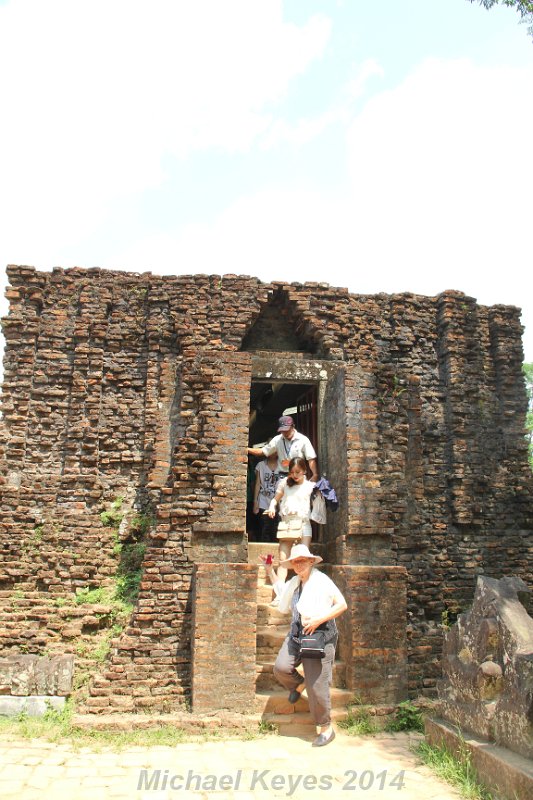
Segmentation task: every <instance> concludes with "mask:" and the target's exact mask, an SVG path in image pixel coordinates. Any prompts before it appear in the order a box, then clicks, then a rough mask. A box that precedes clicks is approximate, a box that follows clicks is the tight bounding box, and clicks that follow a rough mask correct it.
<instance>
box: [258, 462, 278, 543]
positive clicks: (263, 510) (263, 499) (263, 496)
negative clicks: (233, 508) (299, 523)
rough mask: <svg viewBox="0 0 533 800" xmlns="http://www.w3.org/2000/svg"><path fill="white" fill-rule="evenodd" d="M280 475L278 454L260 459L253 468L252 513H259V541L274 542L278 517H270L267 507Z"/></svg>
mask: <svg viewBox="0 0 533 800" xmlns="http://www.w3.org/2000/svg"><path fill="white" fill-rule="evenodd" d="M280 478H281V475H280V473H279V469H278V454H277V453H272V455H270V456H268V458H266V459H263V460H262V461H260V462H259V463H258V464H257V466H256V468H255V484H254V506H253V510H254V514H258V515H259V531H260V533H259V537H260V539H259V540H260V541H261V542H275V541H276V531H277V528H278V517H277V515H274V517H273V518H272V517H270V516H269V515H268V513H267V512H268V509H269V508H270V502H271V500H272V499H273V497H274V495H275V493H276V489H277V486H278V483H279V481H280Z"/></svg>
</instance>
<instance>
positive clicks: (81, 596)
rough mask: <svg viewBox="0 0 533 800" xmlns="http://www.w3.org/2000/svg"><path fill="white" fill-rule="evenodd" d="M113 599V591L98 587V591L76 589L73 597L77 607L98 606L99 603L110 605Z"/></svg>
mask: <svg viewBox="0 0 533 800" xmlns="http://www.w3.org/2000/svg"><path fill="white" fill-rule="evenodd" d="M112 599H113V589H110V588H109V587H100V588H98V589H89V587H85V588H84V589H78V591H77V592H76V595H75V597H74V602H75V603H76V605H77V606H85V605H99V604H100V603H110V602H111V601H112Z"/></svg>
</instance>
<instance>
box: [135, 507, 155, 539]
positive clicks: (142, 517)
mask: <svg viewBox="0 0 533 800" xmlns="http://www.w3.org/2000/svg"><path fill="white" fill-rule="evenodd" d="M155 523H156V518H155V516H154V515H153V514H145V513H140V514H136V515H135V516H134V517H133V519H132V520H131V522H130V532H131V534H132V535H133V537H134V538H135V539H141V538H143V537H144V536H146V534H147V533H148V531H149V530H150V528H153V526H154V525H155Z"/></svg>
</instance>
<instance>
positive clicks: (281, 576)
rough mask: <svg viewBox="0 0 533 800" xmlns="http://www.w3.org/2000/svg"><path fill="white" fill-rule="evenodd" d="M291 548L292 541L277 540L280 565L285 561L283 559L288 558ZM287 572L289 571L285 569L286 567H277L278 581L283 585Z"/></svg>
mask: <svg viewBox="0 0 533 800" xmlns="http://www.w3.org/2000/svg"><path fill="white" fill-rule="evenodd" d="M291 547H292V539H280V540H279V560H280V563H281V562H282V561H285V559H286V558H288V557H289V556H290V554H291ZM288 571H289V570H288V569H287V567H278V570H277V572H278V580H279V581H283V583H285V580H286V578H287V573H288Z"/></svg>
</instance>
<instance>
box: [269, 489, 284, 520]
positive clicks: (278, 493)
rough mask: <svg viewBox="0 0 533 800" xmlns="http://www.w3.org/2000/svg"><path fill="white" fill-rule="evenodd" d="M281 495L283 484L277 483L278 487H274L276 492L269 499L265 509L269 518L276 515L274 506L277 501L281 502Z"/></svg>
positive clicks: (275, 506)
mask: <svg viewBox="0 0 533 800" xmlns="http://www.w3.org/2000/svg"><path fill="white" fill-rule="evenodd" d="M282 497H283V486H280V484H278V488H277V489H276V494H275V495H274V497H273V498H272V500H271V501H270V505H269V507H268V511H267V514H268V516H269V517H270V519H274V517H275V516H276V508H277V505H278V503H280V502H281V498H282Z"/></svg>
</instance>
